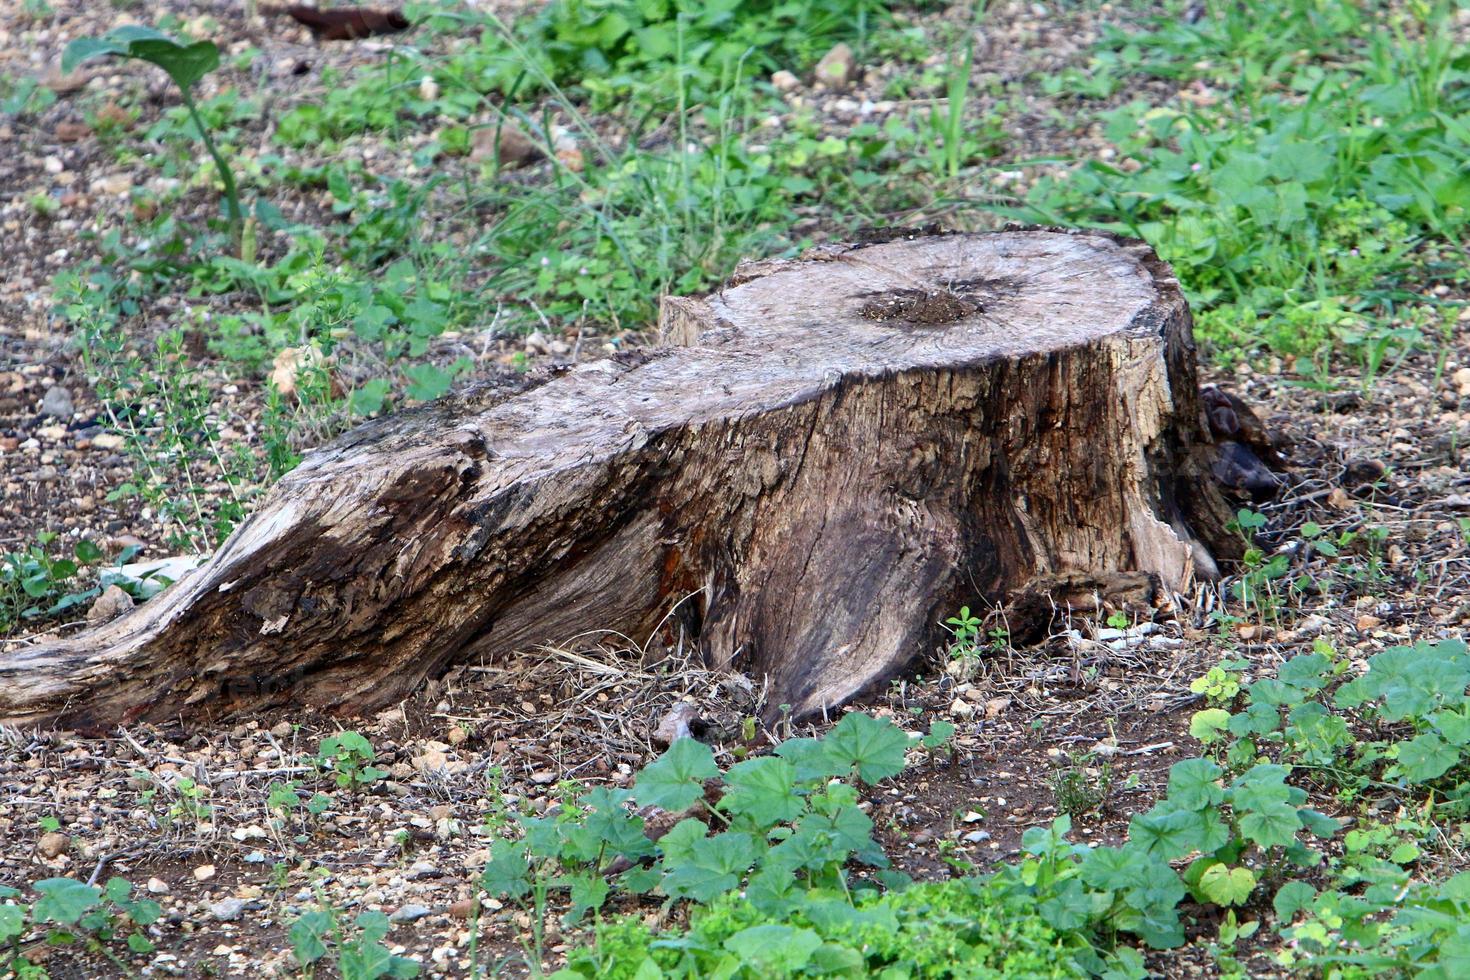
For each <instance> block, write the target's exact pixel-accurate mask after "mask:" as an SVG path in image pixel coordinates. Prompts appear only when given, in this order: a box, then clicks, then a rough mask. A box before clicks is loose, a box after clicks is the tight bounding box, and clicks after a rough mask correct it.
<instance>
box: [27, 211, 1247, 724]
mask: <svg viewBox="0 0 1470 980" xmlns="http://www.w3.org/2000/svg"><path fill="white" fill-rule="evenodd" d="M660 320H661V323H660V329H661V334H662V337H663V339H664V341H665V346H663V347H662V348H660V349H657V350H654V351H652V352H648V353H644V354H641V355H637V356H630V357H623V358H619V359H614V360H607V361H599V362H595V363H589V364H583V365H579V366H577V367H576V368H574V369H567V370H562V371H560V372H556V374H555V376H554V377H551V378H550V379H549V380H546V381H544V383H541V384H539V385H536V386H534V387H531V388H530V389H529V390H525V391H522V392H520V393H517V394H514V395H509V396H507V395H504V394H499V395H497V394H495V393H493V392H492V393H488V394H486V393H476V392H473V391H472V392H470V393H468V394H463V395H460V396H457V397H453V398H447V399H443V400H441V401H439V402H436V403H433V404H431V405H429V406H425V407H423V408H421V409H419V410H415V411H409V412H404V413H402V414H399V415H394V416H390V417H387V418H384V419H380V420H377V421H373V422H370V423H368V424H366V425H363V426H361V427H359V428H358V429H356V430H354V431H353V432H351V433H348V434H347V435H346V436H344V437H342V438H341V439H339V440H337V441H335V442H334V443H331V444H330V445H328V446H326V447H324V448H322V449H320V450H318V451H316V452H313V453H312V454H310V455H309V456H308V457H307V459H306V460H305V461H304V462H303V463H302V464H301V466H299V467H298V468H297V469H296V470H294V471H293V472H292V473H290V474H289V475H287V476H286V477H285V478H284V479H283V480H282V481H281V482H280V484H279V485H278V486H277V487H276V488H274V490H273V491H272V492H271V493H270V494H269V496H268V497H267V498H266V500H265V501H264V502H263V503H262V505H261V506H260V508H259V510H257V511H256V512H255V513H254V514H253V515H252V516H251V517H250V518H248V519H247V520H246V521H245V522H244V523H243V524H242V525H241V526H240V528H239V529H238V530H237V531H236V532H235V534H234V535H233V536H232V537H231V538H230V539H229V540H228V541H227V542H226V543H225V544H224V545H223V546H222V547H221V548H220V549H219V551H218V552H217V553H216V554H215V555H214V556H213V557H212V558H211V559H210V561H209V562H208V563H207V564H205V565H204V566H202V567H201V568H200V569H198V570H197V571H195V572H193V573H191V574H189V575H188V576H186V577H185V578H184V579H183V580H181V581H180V582H178V583H177V584H175V585H174V586H172V587H171V588H170V589H169V590H167V591H166V592H165V593H163V594H162V595H161V596H159V597H158V598H156V599H154V600H152V601H151V602H149V603H147V604H146V605H143V606H141V607H139V608H138V609H137V610H135V611H134V612H132V613H131V614H129V615H127V616H125V617H123V618H122V619H119V620H117V621H114V622H113V623H110V624H108V625H106V626H104V627H102V628H99V629H96V630H93V631H90V632H85V633H82V634H79V635H76V636H73V637H69V638H66V639H63V640H60V641H55V642H49V643H43V644H40V645H35V646H29V647H23V648H21V649H17V650H13V651H11V652H9V653H6V654H3V655H0V721H3V722H5V723H8V724H28V723H60V724H64V725H70V726H73V727H89V728H96V727H103V726H109V725H115V724H118V723H126V722H134V721H139V720H147V721H164V720H173V719H181V720H184V721H186V722H191V721H201V720H206V719H215V718H220V717H223V716H228V715H235V714H239V713H242V712H249V711H254V710H257V709H260V708H263V707H266V706H272V705H283V704H299V705H311V706H315V707H319V708H322V709H328V710H331V711H334V712H338V713H360V712H364V711H369V710H373V709H377V708H380V707H382V706H385V705H388V704H392V703H394V702H396V701H398V700H400V699H402V698H403V697H404V696H406V695H408V694H409V693H411V692H412V691H413V690H414V689H415V688H416V687H418V686H419V685H420V683H421V682H423V681H424V680H426V679H428V678H430V677H433V676H436V675H438V674H440V673H442V672H443V671H445V670H446V669H447V668H448V667H450V666H451V665H454V664H456V663H462V662H466V661H482V660H484V661H489V660H496V659H501V658H507V657H512V656H514V655H515V654H516V652H517V651H519V650H524V649H527V648H528V647H531V646H534V645H538V644H543V643H555V642H560V641H565V640H567V639H568V638H570V637H573V636H575V635H577V634H580V633H583V632H585V631H588V630H599V629H606V630H615V631H618V632H620V633H622V634H624V635H626V636H629V637H633V638H636V639H638V640H640V641H641V640H642V639H644V638H646V637H648V636H649V635H650V634H651V633H652V632H654V631H655V630H656V629H657V628H658V625H659V624H660V622H661V621H665V620H666V618H667V617H668V616H669V614H670V613H671V612H676V613H677V615H678V616H679V617H681V621H682V622H683V623H684V624H685V625H687V626H689V627H691V628H692V629H694V630H695V631H696V632H697V634H698V636H699V638H700V642H701V644H702V648H703V650H704V652H705V655H706V657H707V658H708V660H709V661H710V662H711V663H712V664H713V665H716V666H720V667H728V668H734V669H740V670H745V671H748V672H750V673H752V674H754V675H756V677H757V679H758V680H760V679H762V678H764V679H765V680H767V681H768V682H769V684H770V692H771V693H770V703H771V704H772V705H780V704H788V705H790V706H792V710H793V711H794V713H796V714H798V715H801V714H806V713H809V712H812V711H816V710H820V709H822V708H823V707H826V706H834V705H836V704H838V703H839V702H842V701H844V700H846V699H849V698H851V697H853V696H855V695H857V694H859V693H861V692H862V691H864V690H865V689H867V688H869V687H871V686H872V685H874V684H876V683H880V682H882V681H884V680H886V679H887V678H888V677H890V676H891V675H892V674H893V673H894V672H895V671H897V670H899V669H900V668H902V667H903V666H904V665H905V664H907V663H908V662H909V661H911V660H912V659H913V658H914V657H915V656H916V655H918V654H920V653H921V652H925V651H926V650H928V649H932V644H933V643H934V642H935V641H936V640H937V639H938V638H939V637H940V635H941V634H940V633H939V631H938V628H937V624H938V623H939V622H940V621H942V619H943V618H944V617H945V615H947V614H948V613H949V612H952V611H953V610H954V609H955V608H957V607H958V606H959V605H960V604H961V603H964V602H968V603H970V604H971V605H975V604H976V600H978V599H989V600H1001V599H1004V598H1005V597H1006V596H1008V595H1011V594H1013V593H1015V592H1017V590H1020V591H1022V592H1024V591H1025V590H1026V589H1027V587H1028V586H1037V587H1040V586H1044V585H1045V584H1046V583H1049V582H1057V581H1066V582H1068V583H1069V588H1073V589H1074V590H1075V587H1076V586H1077V583H1078V582H1079V581H1080V582H1084V583H1085V582H1087V581H1090V580H1091V579H1092V578H1097V579H1099V580H1102V579H1106V577H1107V576H1109V575H1110V574H1112V573H1117V572H1133V573H1145V574H1146V575H1147V576H1148V577H1149V581H1153V582H1157V583H1158V584H1159V585H1161V586H1162V587H1164V588H1166V589H1175V590H1178V589H1183V588H1184V587H1185V586H1186V585H1187V584H1188V583H1189V582H1190V580H1191V577H1192V576H1194V575H1195V574H1197V573H1201V572H1203V573H1205V574H1213V567H1214V566H1213V561H1212V559H1211V554H1210V553H1211V551H1212V550H1214V551H1215V552H1216V553H1219V551H1220V550H1222V549H1229V547H1230V545H1229V543H1228V542H1229V539H1228V536H1227V535H1225V533H1224V531H1223V526H1224V523H1225V521H1226V520H1227V519H1228V515H1229V508H1228V507H1227V505H1226V504H1225V501H1224V499H1223V498H1222V497H1221V495H1220V493H1219V492H1218V488H1217V487H1216V486H1215V484H1214V481H1213V478H1212V477H1211V474H1210V463H1211V449H1212V446H1211V436H1210V435H1209V430H1208V427H1207V424H1206V421H1205V417H1204V413H1203V411H1202V408H1201V404H1200V398H1199V390H1198V385H1197V380H1196V373H1195V350H1194V344H1193V340H1192V336H1191V327H1190V317H1189V311H1188V308H1187V306H1186V304H1185V302H1184V299H1183V297H1182V296H1181V294H1180V292H1179V289H1178V286H1177V284H1176V282H1175V280H1174V278H1173V275H1172V273H1171V272H1170V270H1169V269H1168V267H1167V266H1166V265H1165V264H1163V263H1162V262H1161V261H1160V260H1159V259H1158V258H1157V257H1156V256H1155V255H1154V254H1153V253H1152V252H1151V251H1150V250H1149V249H1148V248H1147V247H1146V246H1144V245H1142V244H1140V243H1136V242H1131V241H1128V240H1123V239H1116V238H1114V237H1111V236H1106V235H1100V234H1072V233H1063V232H1054V231H1043V230H1021V231H1011V232H1003V233H997V234H989V235H947V236H932V237H921V238H914V239H905V240H894V241H889V242H884V243H875V244H868V245H858V246H827V247H823V248H820V249H816V250H813V252H811V253H809V254H808V255H807V256H804V257H803V258H801V259H799V260H793V261H784V260H783V261H768V262H761V263H755V264H752V265H747V266H744V267H742V268H741V270H739V271H738V272H737V274H736V276H735V278H734V279H733V280H732V281H731V282H730V283H729V284H727V285H726V286H725V287H724V288H723V289H721V290H720V291H718V292H716V293H714V294H713V295H711V296H709V297H706V298H703V299H677V298H670V299H668V300H666V301H665V303H664V305H663V310H662V313H661V316H660ZM1135 577H1136V576H1135Z"/></svg>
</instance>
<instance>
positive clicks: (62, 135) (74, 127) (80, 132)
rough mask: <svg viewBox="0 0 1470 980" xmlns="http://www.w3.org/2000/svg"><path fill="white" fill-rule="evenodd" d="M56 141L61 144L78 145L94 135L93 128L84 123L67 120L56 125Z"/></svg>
mask: <svg viewBox="0 0 1470 980" xmlns="http://www.w3.org/2000/svg"><path fill="white" fill-rule="evenodd" d="M55 134H56V140H57V142H59V143H76V142H78V141H79V140H84V139H86V138H87V137H88V136H91V135H92V127H90V126H88V125H87V124H86V123H82V122H72V121H71V120H66V121H64V122H59V123H57V124H56V130H55Z"/></svg>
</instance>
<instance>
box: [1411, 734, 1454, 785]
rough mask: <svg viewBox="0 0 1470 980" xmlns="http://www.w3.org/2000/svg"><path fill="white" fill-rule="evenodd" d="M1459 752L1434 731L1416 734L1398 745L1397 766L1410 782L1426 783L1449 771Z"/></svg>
mask: <svg viewBox="0 0 1470 980" xmlns="http://www.w3.org/2000/svg"><path fill="white" fill-rule="evenodd" d="M1459 761H1460V753H1459V752H1458V751H1456V750H1455V747H1454V746H1452V745H1450V744H1449V743H1448V742H1446V741H1445V740H1444V739H1443V738H1440V737H1439V735H1437V734H1435V733H1434V732H1425V733H1424V734H1422V735H1416V736H1414V738H1412V739H1410V740H1409V741H1407V742H1401V743H1400V744H1399V746H1398V764H1399V765H1398V767H1399V771H1400V772H1402V773H1403V774H1404V778H1405V779H1407V780H1409V782H1411V783H1426V782H1428V781H1429V780H1431V779H1438V778H1439V777H1440V776H1443V775H1444V774H1445V773H1447V772H1449V771H1450V769H1452V768H1453V767H1454V765H1455V763H1457V762H1459Z"/></svg>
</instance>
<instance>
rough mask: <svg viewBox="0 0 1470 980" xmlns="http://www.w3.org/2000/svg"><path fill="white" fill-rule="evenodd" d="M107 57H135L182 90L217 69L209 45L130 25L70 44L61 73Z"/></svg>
mask: <svg viewBox="0 0 1470 980" xmlns="http://www.w3.org/2000/svg"><path fill="white" fill-rule="evenodd" d="M109 55H111V56H116V57H122V58H136V59H138V60H139V61H147V62H149V63H150V64H153V65H157V66H158V67H159V68H162V69H163V70H164V71H165V72H167V73H168V76H169V77H170V78H172V79H173V80H174V84H176V85H178V86H179V88H181V89H185V90H187V89H189V88H190V87H192V86H193V85H194V83H195V82H197V81H199V79H201V78H203V77H204V76H205V75H207V74H209V73H210V72H211V71H213V70H214V69H216V68H218V67H219V49H218V48H216V47H215V46H214V44H213V42H210V41H195V42H193V43H190V44H180V43H179V42H178V41H175V40H174V39H173V38H171V37H169V36H168V35H166V34H162V33H160V32H159V31H156V30H154V29H152V28H150V27H143V26H140V25H135V24H130V25H125V26H123V27H119V28H117V29H115V30H113V31H110V32H108V33H107V34H106V35H104V36H103V37H100V38H90V37H88V38H79V39H78V40H75V41H73V42H72V43H71V44H69V45H67V47H66V50H65V51H64V52H63V53H62V56H61V70H62V71H64V72H70V71H73V70H75V69H76V67H77V66H78V65H80V64H81V63H82V62H84V61H89V60H91V59H93V58H100V57H106V56H109Z"/></svg>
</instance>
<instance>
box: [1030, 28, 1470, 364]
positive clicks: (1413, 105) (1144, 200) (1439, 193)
mask: <svg viewBox="0 0 1470 980" xmlns="http://www.w3.org/2000/svg"><path fill="white" fill-rule="evenodd" d="M1207 7H1208V10H1207V13H1206V14H1205V15H1204V16H1202V17H1200V18H1199V20H1198V22H1197V23H1194V24H1189V23H1186V22H1185V20H1184V19H1183V18H1182V17H1180V16H1179V15H1178V11H1175V10H1171V11H1170V12H1169V14H1168V15H1167V16H1165V17H1164V18H1161V19H1160V21H1159V22H1158V23H1157V24H1156V25H1155V26H1154V27H1152V28H1151V29H1150V30H1148V31H1146V32H1144V33H1142V34H1139V35H1123V34H1121V33H1116V32H1115V33H1114V34H1112V35H1111V36H1110V37H1109V38H1108V39H1107V40H1106V41H1105V44H1104V46H1105V48H1106V50H1107V51H1108V52H1109V53H1110V54H1111V55H1112V57H1113V62H1112V63H1115V64H1123V65H1127V66H1129V67H1130V69H1131V70H1132V71H1133V72H1134V73H1135V77H1136V76H1139V75H1142V76H1153V77H1155V78H1159V79H1166V80H1168V81H1169V82H1170V83H1171V84H1172V85H1173V86H1176V87H1178V88H1181V89H1183V90H1184V91H1185V92H1187V93H1193V94H1194V95H1196V99H1195V102H1196V103H1201V102H1202V103H1204V104H1192V103H1191V102H1189V101H1186V100H1183V99H1177V100H1174V99H1171V100H1168V101H1166V102H1165V103H1163V104H1151V103H1149V102H1146V101H1143V100H1141V99H1137V100H1134V101H1133V102H1130V103H1128V104H1126V105H1124V106H1121V107H1120V108H1118V109H1115V110H1112V111H1110V112H1107V113H1105V114H1104V115H1103V117H1102V119H1103V122H1104V123H1105V126H1106V133H1107V137H1108V139H1109V140H1110V141H1112V142H1113V143H1114V144H1115V145H1116V146H1117V148H1118V151H1119V160H1118V161H1111V162H1104V161H1096V160H1095V161H1089V162H1088V163H1086V164H1084V165H1083V166H1081V167H1080V168H1078V169H1077V170H1076V171H1075V172H1073V173H1071V174H1070V175H1069V176H1067V177H1065V178H1062V179H1043V180H1041V181H1039V182H1038V183H1037V184H1036V185H1035V187H1034V188H1033V189H1032V191H1031V192H1030V194H1029V195H1028V197H1027V199H1026V202H1025V204H1024V206H1022V207H1020V208H1018V209H1016V211H1015V213H1017V214H1020V215H1022V216H1024V217H1027V218H1030V219H1033V220H1043V221H1050V222H1064V223H1074V224H1080V225H1085V226H1089V227H1102V228H1109V229H1112V230H1116V231H1120V232H1123V233H1126V234H1131V235H1135V236H1137V237H1140V238H1143V239H1145V240H1147V241H1148V242H1150V243H1151V244H1152V245H1154V246H1155V247H1156V248H1157V249H1158V250H1159V252H1160V254H1161V255H1162V256H1163V257H1164V258H1166V259H1167V260H1169V261H1170V262H1171V263H1173V265H1174V267H1175V269H1176V271H1177V272H1178V274H1179V276H1180V280H1181V281H1182V283H1183V284H1184V286H1185V288H1186V290H1187V293H1188V295H1189V299H1190V301H1191V303H1192V305H1193V306H1194V309H1195V312H1196V318H1197V323H1198V328H1199V333H1200V334H1201V336H1202V337H1203V338H1204V339H1205V340H1206V341H1207V342H1208V344H1209V346H1210V348H1211V350H1212V351H1213V352H1214V353H1215V354H1216V356H1220V357H1225V358H1235V357H1240V356H1244V355H1246V354H1247V353H1249V352H1250V351H1253V350H1257V349H1260V348H1267V349H1269V350H1272V351H1275V352H1277V353H1280V354H1286V355H1306V356H1307V357H1308V358H1325V357H1327V356H1329V355H1330V354H1332V353H1334V352H1346V353H1349V354H1353V355H1356V356H1357V357H1358V359H1359V360H1360V361H1361V362H1363V363H1365V364H1374V363H1376V364H1381V363H1382V360H1383V358H1384V357H1385V356H1387V355H1388V353H1389V352H1390V351H1391V350H1392V349H1394V348H1398V349H1402V348H1404V347H1406V346H1408V345H1410V344H1413V343H1416V342H1418V341H1420V340H1421V339H1422V334H1423V331H1422V330H1421V329H1420V328H1421V327H1422V326H1424V325H1425V324H1424V323H1423V322H1421V321H1422V315H1417V314H1416V316H1419V317H1420V319H1417V320H1416V319H1414V318H1413V317H1410V318H1408V319H1409V320H1410V321H1412V322H1405V317H1404V316H1403V313H1404V307H1405V305H1406V304H1413V303H1419V302H1423V301H1424V296H1423V293H1424V292H1425V291H1426V290H1425V287H1426V286H1428V285H1432V283H1433V281H1434V280H1435V279H1436V278H1437V277H1438V276H1440V275H1448V274H1450V273H1448V271H1447V270H1444V269H1442V268H1440V267H1439V266H1438V265H1437V263H1439V262H1440V261H1441V253H1443V252H1444V250H1446V249H1453V248H1454V247H1457V246H1458V244H1459V242H1460V240H1461V236H1462V235H1463V233H1464V229H1465V224H1466V220H1467V208H1470V172H1467V171H1466V169H1465V167H1464V161H1465V159H1466V158H1467V157H1470V126H1467V125H1466V123H1465V121H1464V120H1465V118H1466V116H1467V113H1470V86H1467V85H1466V81H1467V79H1470V75H1467V70H1470V53H1467V52H1465V51H1464V50H1463V49H1460V48H1456V47H1455V46H1454V45H1453V43H1452V41H1451V37H1452V32H1451V18H1452V16H1453V10H1452V8H1450V7H1449V6H1447V5H1443V4H1441V5H1436V6H1432V7H1430V6H1414V5H1410V6H1409V7H1408V8H1403V10H1401V11H1397V12H1395V11H1392V10H1390V8H1389V7H1388V5H1380V4H1368V5H1364V6H1362V7H1360V6H1359V5H1354V4H1348V3H1319V2H1311V0H1269V2H1266V3H1260V4H1250V5H1240V4H1233V3H1211V4H1208V5H1207ZM1404 11H1408V12H1404ZM1385 24H1387V25H1388V26H1387V27H1385V26H1384V25H1385ZM1124 159H1126V160H1129V161H1130V163H1129V164H1128V165H1127V166H1124V165H1121V160H1124ZM1454 275H1455V276H1457V277H1459V278H1460V279H1463V272H1456V273H1454ZM1430 319H1433V318H1432V317H1431V318H1430ZM1431 338H1432V331H1431Z"/></svg>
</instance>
